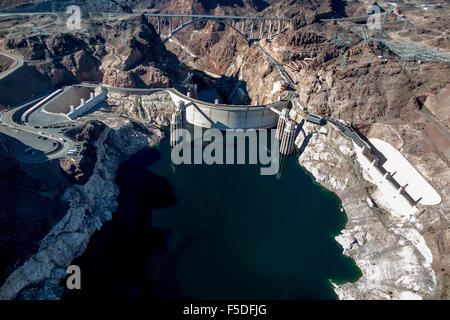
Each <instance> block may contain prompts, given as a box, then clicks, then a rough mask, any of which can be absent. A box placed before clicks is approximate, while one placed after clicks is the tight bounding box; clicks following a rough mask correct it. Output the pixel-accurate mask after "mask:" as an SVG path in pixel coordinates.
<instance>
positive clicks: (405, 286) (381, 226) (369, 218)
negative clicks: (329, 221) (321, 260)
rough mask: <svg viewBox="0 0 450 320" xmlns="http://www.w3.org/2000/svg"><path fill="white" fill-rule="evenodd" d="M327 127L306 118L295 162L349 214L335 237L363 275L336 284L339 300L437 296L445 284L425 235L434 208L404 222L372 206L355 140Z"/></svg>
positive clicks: (372, 188)
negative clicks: (431, 261)
mask: <svg viewBox="0 0 450 320" xmlns="http://www.w3.org/2000/svg"><path fill="white" fill-rule="evenodd" d="M326 129H327V130H321V131H320V132H319V130H318V128H317V127H316V126H314V125H312V124H309V123H305V124H304V125H303V127H302V132H301V133H300V135H299V137H298V139H297V141H296V144H297V146H298V147H299V149H300V150H303V151H302V152H301V154H300V156H299V163H300V164H301V165H302V166H303V167H305V168H306V169H307V170H308V171H309V172H311V173H312V175H313V176H314V177H315V179H316V181H317V182H318V183H320V184H321V185H322V186H324V187H325V188H327V189H329V190H331V191H333V192H334V193H336V194H337V195H338V197H339V198H340V199H341V201H342V206H343V208H344V210H345V213H346V215H347V218H348V221H347V224H346V226H345V229H344V230H342V232H341V234H340V235H338V236H337V237H336V241H338V242H339V243H340V244H341V246H342V247H343V253H344V254H345V255H347V256H349V257H351V258H352V259H353V260H354V261H355V262H356V264H357V266H358V267H359V268H360V270H361V272H362V277H361V278H360V279H358V280H357V281H356V282H354V283H345V284H340V285H339V284H334V286H335V291H336V293H337V295H338V296H339V299H343V300H349V299H351V300H353V299H436V298H440V297H441V292H442V290H443V287H444V285H445V283H444V282H443V281H444V280H443V279H444V277H443V275H442V272H440V271H442V270H438V271H439V272H437V271H435V269H436V266H434V268H433V265H432V264H430V263H429V261H427V258H428V255H430V254H431V252H433V257H434V256H435V250H433V249H434V243H433V240H432V239H430V238H429V237H427V235H426V233H427V228H426V227H427V225H428V221H427V219H429V218H430V216H431V217H433V216H434V215H435V214H434V212H435V211H433V209H429V210H427V215H428V218H424V215H422V216H420V217H418V218H417V219H414V220H412V221H406V222H405V221H400V220H399V219H396V218H395V217H394V216H392V215H391V214H390V213H389V212H387V211H386V210H383V208H382V207H381V206H380V207H377V206H376V207H374V208H371V207H370V206H369V205H368V203H367V201H366V199H367V197H371V198H372V199H374V197H372V194H373V192H374V191H375V190H374V186H372V185H370V184H369V183H368V182H367V181H366V180H365V179H364V177H363V174H362V172H361V169H360V168H359V166H358V164H357V162H356V161H355V159H354V158H355V148H354V145H353V143H352V142H351V140H350V139H348V138H346V137H345V136H343V135H342V134H341V133H340V132H339V130H337V129H336V128H334V127H333V126H332V125H331V124H328V125H327V128H326ZM375 199H376V198H375ZM445 205H446V204H445V203H444V204H441V205H440V206H445ZM427 215H425V216H427ZM424 237H425V238H424ZM425 239H426V240H427V241H425ZM429 247H431V249H430V248H429ZM427 250H428V251H427ZM435 260H436V259H435ZM439 260H440V259H439Z"/></svg>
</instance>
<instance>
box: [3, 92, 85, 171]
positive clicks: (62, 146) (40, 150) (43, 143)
mask: <svg viewBox="0 0 450 320" xmlns="http://www.w3.org/2000/svg"><path fill="white" fill-rule="evenodd" d="M41 99H43V97H40V98H37V99H34V100H32V101H30V102H27V103H25V104H23V105H20V106H18V107H15V108H11V109H9V110H5V111H3V112H2V115H1V121H0V133H2V134H4V136H3V141H4V142H5V143H7V147H8V150H9V152H10V154H11V156H12V157H13V158H14V159H16V160H19V161H22V162H27V163H38V162H45V161H48V160H52V159H57V158H61V157H67V151H69V150H70V149H72V148H74V146H75V144H76V142H74V141H72V140H70V139H68V138H67V137H65V136H64V135H63V134H61V133H59V130H60V129H55V128H34V127H30V126H27V125H23V124H18V123H16V122H14V120H13V118H14V114H16V113H18V112H23V111H24V109H27V108H30V107H31V106H33V105H34V104H36V103H37V102H38V101H39V100H41ZM64 140H65V141H64ZM55 144H56V145H55ZM28 146H30V147H32V148H33V149H35V150H36V151H35V155H32V154H31V153H26V152H25V149H26V148H27V147H28Z"/></svg>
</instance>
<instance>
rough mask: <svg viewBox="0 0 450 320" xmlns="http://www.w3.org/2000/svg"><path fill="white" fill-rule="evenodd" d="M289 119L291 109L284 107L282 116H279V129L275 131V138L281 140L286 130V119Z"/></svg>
mask: <svg viewBox="0 0 450 320" xmlns="http://www.w3.org/2000/svg"><path fill="white" fill-rule="evenodd" d="M288 119H289V109H288V108H284V109H283V110H281V113H280V116H279V117H278V124H277V131H276V133H275V138H277V139H278V140H281V138H282V136H283V132H284V127H285V125H286V121H287V120H288Z"/></svg>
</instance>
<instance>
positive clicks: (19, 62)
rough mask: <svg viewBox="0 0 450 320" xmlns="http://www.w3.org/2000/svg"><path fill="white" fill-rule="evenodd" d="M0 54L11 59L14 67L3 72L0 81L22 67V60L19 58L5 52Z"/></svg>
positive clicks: (0, 74)
mask: <svg viewBox="0 0 450 320" xmlns="http://www.w3.org/2000/svg"><path fill="white" fill-rule="evenodd" d="M0 54H1V55H2V56H5V57H8V58H11V59H13V60H14V61H15V62H14V66H13V67H12V68H9V69H8V70H5V71H3V72H1V73H0V80H1V79H3V78H6V77H7V76H9V75H10V74H11V73H13V72H14V71H16V70H17V69H19V68H20V67H22V66H23V59H22V58H21V57H18V56H16V55H13V54H10V53H6V52H1V51H0Z"/></svg>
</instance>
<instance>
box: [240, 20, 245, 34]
mask: <svg viewBox="0 0 450 320" xmlns="http://www.w3.org/2000/svg"><path fill="white" fill-rule="evenodd" d="M241 33H242V34H243V35H245V20H242V25H241Z"/></svg>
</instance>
